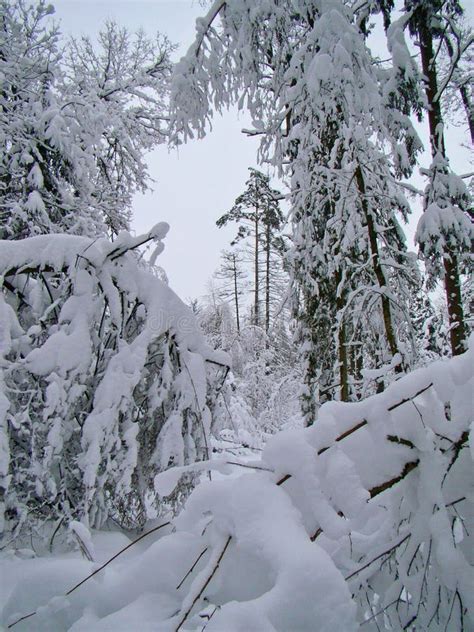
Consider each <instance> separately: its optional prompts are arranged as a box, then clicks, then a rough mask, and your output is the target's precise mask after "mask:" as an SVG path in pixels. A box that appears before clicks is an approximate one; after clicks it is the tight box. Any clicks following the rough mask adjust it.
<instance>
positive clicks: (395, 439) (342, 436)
mask: <svg viewBox="0 0 474 632" xmlns="http://www.w3.org/2000/svg"><path fill="white" fill-rule="evenodd" d="M432 386H433V382H430V383H429V384H428V385H427V386H424V387H423V388H421V389H420V390H419V391H417V392H416V393H415V394H414V395H412V396H411V397H407V398H405V399H402V400H400V401H399V402H396V403H395V404H392V405H391V406H389V407H388V408H387V411H389V412H391V411H392V410H395V409H396V408H399V407H400V406H403V404H406V403H408V402H411V401H413V400H414V399H416V398H417V397H418V396H419V395H422V394H423V393H425V392H426V391H427V390H429V389H430V388H431V387H432ZM367 424H368V421H367V419H362V421H359V422H358V423H357V424H356V425H355V426H353V427H352V428H349V430H346V431H345V432H343V433H342V434H340V435H339V436H338V437H337V438H336V439H335V440H334V441H335V443H339V441H342V440H343V439H346V438H347V437H349V436H350V435H351V434H354V432H357V430H360V429H361V428H363V427H364V426H366V425H367ZM387 439H388V441H392V442H395V443H401V444H403V445H406V446H407V447H410V448H414V447H415V446H414V445H413V443H411V441H409V440H408V439H403V437H395V436H394V435H389V436H388V437H387ZM333 445H334V444H333ZM333 445H328V446H325V447H324V448H320V449H319V450H318V456H320V455H321V454H323V453H324V452H326V451H327V450H329V449H330V448H332V447H333ZM417 464H418V462H417ZM412 469H413V468H412ZM291 476H292V475H291V474H285V476H283V477H282V478H281V479H280V480H279V481H277V485H283V483H285V482H286V481H287V480H288V479H290V478H291ZM402 478H403V477H402ZM393 480H395V479H393ZM398 480H401V479H400V478H399V479H398ZM388 482H390V481H388ZM389 487H390V485H389ZM374 489H375V488H374ZM379 493H380V492H379ZM375 495H376V494H375Z"/></svg>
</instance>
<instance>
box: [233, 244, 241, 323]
mask: <svg viewBox="0 0 474 632" xmlns="http://www.w3.org/2000/svg"><path fill="white" fill-rule="evenodd" d="M235 259H236V257H235V255H232V262H233V264H234V269H233V273H234V301H235V320H236V321H237V333H238V334H240V316H239V291H238V285H237V262H236V260H235Z"/></svg>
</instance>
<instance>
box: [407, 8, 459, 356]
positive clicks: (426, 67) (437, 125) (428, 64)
mask: <svg viewBox="0 0 474 632" xmlns="http://www.w3.org/2000/svg"><path fill="white" fill-rule="evenodd" d="M418 37H419V40H420V53H421V65H422V68H423V74H424V76H425V92H426V98H427V101H428V122H429V127H430V145H431V154H432V156H433V158H435V157H436V155H437V154H441V155H442V156H443V157H444V158H445V157H446V148H445V143H444V136H443V117H442V114H441V105H440V102H439V99H437V97H436V95H437V93H438V81H437V74H436V65H435V63H434V50H433V34H432V32H431V30H430V26H429V18H428V15H427V13H426V12H425V11H423V12H420V13H419V16H418ZM432 62H433V63H432ZM443 265H444V288H445V292H446V302H447V307H448V316H449V325H450V342H451V352H452V354H453V355H459V354H461V353H463V352H464V350H465V341H466V326H465V321H464V313H463V306H462V294H461V280H460V278H459V270H458V259H457V256H456V253H455V252H453V251H452V250H451V249H450V248H447V249H446V252H445V253H444V256H443Z"/></svg>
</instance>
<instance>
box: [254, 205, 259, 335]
mask: <svg viewBox="0 0 474 632" xmlns="http://www.w3.org/2000/svg"><path fill="white" fill-rule="evenodd" d="M259 237H260V235H259V233H258V204H255V255H254V266H255V270H254V282H255V292H254V324H255V325H257V327H258V326H259V324H260V313H259V312H260V306H259V302H260V301H259V295H258V285H259V261H258V255H259V251H258V249H259V241H260V240H259Z"/></svg>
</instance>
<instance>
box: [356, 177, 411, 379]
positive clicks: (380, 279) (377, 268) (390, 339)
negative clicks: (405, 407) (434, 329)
mask: <svg viewBox="0 0 474 632" xmlns="http://www.w3.org/2000/svg"><path fill="white" fill-rule="evenodd" d="M355 177H356V182H357V187H358V189H359V193H360V197H361V203H362V210H363V212H364V216H365V219H366V222H367V230H368V233H369V244H370V251H371V256H372V262H373V266H374V272H375V276H376V278H377V283H378V285H379V288H380V291H381V298H382V315H383V323H384V328H385V337H386V339H387V343H388V346H389V349H390V353H391V354H392V356H395V355H396V354H397V353H399V349H398V344H397V339H396V336H395V330H394V328H393V317H392V309H391V306H390V299H389V298H388V296H387V295H386V294H385V291H386V289H388V284H387V280H386V278H385V273H384V271H383V268H382V264H381V263H380V254H379V247H378V243H377V231H376V229H375V224H374V219H373V217H372V215H371V213H370V211H369V208H368V205H367V198H366V191H365V182H364V176H363V174H362V169H361V167H360V165H357V168H356V171H355ZM402 371H403V368H402V365H401V364H398V365H397V366H396V367H395V372H396V373H401V372H402Z"/></svg>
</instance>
